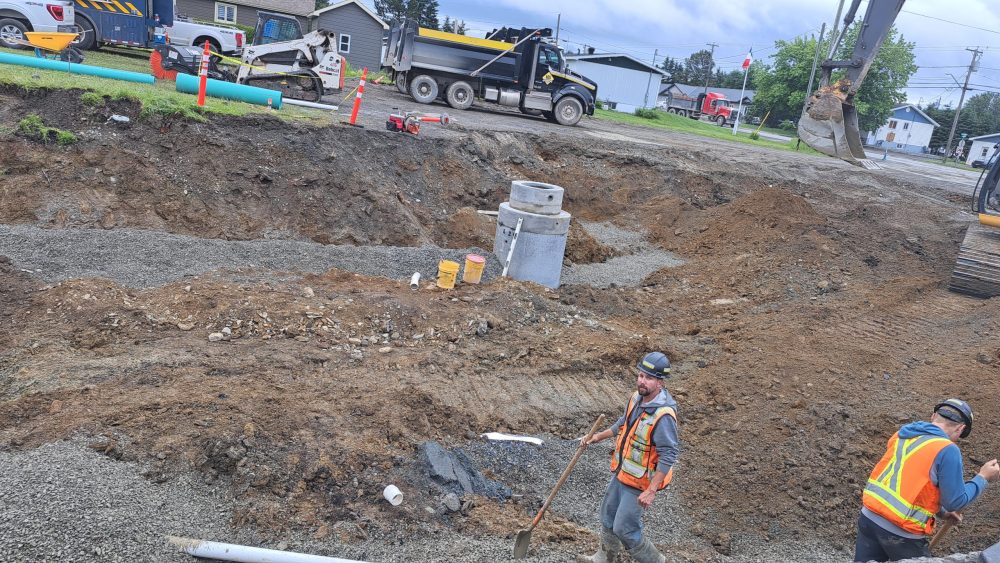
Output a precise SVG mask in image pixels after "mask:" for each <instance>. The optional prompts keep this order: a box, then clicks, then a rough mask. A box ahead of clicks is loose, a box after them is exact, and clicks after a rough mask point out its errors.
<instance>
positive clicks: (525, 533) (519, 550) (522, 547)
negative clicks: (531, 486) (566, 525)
mask: <svg viewBox="0 0 1000 563" xmlns="http://www.w3.org/2000/svg"><path fill="white" fill-rule="evenodd" d="M602 422H604V415H603V414H602V415H601V416H598V417H597V420H595V421H594V425H593V426H591V427H590V432H587V435H586V436H585V437H584V438H583V440H582V441H581V442H580V447H578V448H577V449H576V453H575V454H573V459H571V460H569V465H567V466H566V469H564V470H563V472H562V475H560V476H559V480H558V481H557V482H556V486H555V487H552V492H551V493H549V498H547V499H545V502H544V503H542V507H541V508H540V509H538V514H536V515H535V519H534V520H532V521H531V526H528V529H527V530H518V532H517V537H516V538H514V559H524V557H525V556H526V555H528V545H529V544H530V543H531V531H532V530H534V529H535V526H537V525H538V523H539V522H541V521H542V516H544V515H545V511H546V510H548V509H549V505H550V504H552V499H554V498H556V493H558V492H559V488H560V487H562V486H563V483H565V482H566V478H567V477H569V472H570V471H573V466H574V465H576V461H577V460H578V459H580V456H581V455H583V450H585V449H587V440H590V437H591V436H593V435H594V432H597V428H598V427H599V426H600V425H601V423H602Z"/></svg>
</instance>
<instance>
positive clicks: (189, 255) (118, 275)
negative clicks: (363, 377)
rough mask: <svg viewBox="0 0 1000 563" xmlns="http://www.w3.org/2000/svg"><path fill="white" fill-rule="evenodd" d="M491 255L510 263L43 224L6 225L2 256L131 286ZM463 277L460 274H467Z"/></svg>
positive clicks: (407, 272)
mask: <svg viewBox="0 0 1000 563" xmlns="http://www.w3.org/2000/svg"><path fill="white" fill-rule="evenodd" d="M469 253H474V254H480V255H482V256H485V257H486V259H487V260H486V269H485V271H484V272H483V280H484V281H485V280H489V279H492V278H494V277H496V276H498V275H499V274H500V272H501V271H502V270H503V267H502V266H501V265H500V262H499V261H498V260H497V259H496V257H494V256H493V253H492V252H486V251H484V250H482V249H479V248H470V249H465V250H455V249H444V248H436V247H420V248H411V247H392V246H335V245H322V244H317V243H312V242H301V241H288V240H256V241H225V240H217V239H201V238H196V237H190V236H184V235H173V234H166V233H162V232H157V231H143V230H139V229H114V230H109V231H101V230H95V229H40V228H38V227H31V226H25V225H0V256H3V255H5V256H7V257H9V258H10V259H11V261H12V262H13V263H14V265H15V266H16V267H17V268H21V269H23V270H30V271H31V272H32V273H33V274H34V275H35V276H37V277H39V278H41V279H43V280H45V281H47V282H58V281H62V280H67V279H72V278H86V277H101V278H108V279H111V280H113V281H115V282H117V283H119V284H121V285H124V286H128V287H139V288H141V287H155V286H159V285H163V284H166V283H170V282H173V281H176V280H178V279H181V278H184V277H186V276H195V275H199V274H203V273H205V272H209V271H212V270H219V269H226V270H241V269H247V268H251V269H255V268H263V269H266V270H277V271H302V272H316V273H318V272H325V271H326V270H329V269H330V268H339V269H341V270H346V271H351V272H357V273H359V274H365V275H369V276H381V277H385V278H390V279H397V280H409V278H410V276H411V275H412V274H413V272H420V275H421V279H423V280H432V279H434V278H435V277H436V276H437V265H438V261H439V260H441V259H448V260H455V261H456V262H458V263H459V264H464V261H465V255H466V254H469ZM460 279H461V278H460Z"/></svg>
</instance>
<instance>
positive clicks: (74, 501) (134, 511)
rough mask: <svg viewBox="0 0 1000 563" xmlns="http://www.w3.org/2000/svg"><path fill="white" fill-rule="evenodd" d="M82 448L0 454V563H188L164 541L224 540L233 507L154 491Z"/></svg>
mask: <svg viewBox="0 0 1000 563" xmlns="http://www.w3.org/2000/svg"><path fill="white" fill-rule="evenodd" d="M141 471H142V468H141V467H139V466H138V465H135V464H132V463H125V462H119V461H114V460H112V459H109V458H107V457H105V456H103V455H100V454H98V453H96V452H94V451H93V450H91V449H90V448H88V447H87V446H86V444H85V443H84V442H83V441H79V440H74V441H69V442H56V443H52V444H45V445H43V446H41V447H39V448H38V449H35V450H30V451H26V452H20V453H10V452H2V453H0V561H123V562H132V561H165V562H168V561H187V562H188V563H190V562H191V558H190V557H188V556H186V555H183V554H180V553H178V552H177V551H176V550H175V549H173V548H170V547H168V546H167V544H166V541H165V540H164V534H174V535H180V536H194V537H227V536H229V535H230V534H231V532H230V530H229V527H228V525H227V524H226V522H227V521H228V519H229V515H230V514H231V511H232V505H231V503H230V502H229V501H227V500H225V499H220V498H215V497H214V496H213V490H211V489H208V488H207V486H205V485H204V484H203V483H201V482H200V481H197V480H195V479H192V478H189V477H182V478H180V479H178V480H176V481H171V482H168V483H164V484H159V485H158V484H154V483H152V482H150V481H148V480H146V479H144V478H143V477H142V476H141Z"/></svg>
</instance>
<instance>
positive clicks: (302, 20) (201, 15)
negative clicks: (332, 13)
mask: <svg viewBox="0 0 1000 563" xmlns="http://www.w3.org/2000/svg"><path fill="white" fill-rule="evenodd" d="M315 8H316V4H315V1H314V0H224V1H223V0H174V13H175V14H177V15H178V16H185V17H189V18H191V19H194V20H199V21H204V22H215V23H219V24H238V25H242V26H246V27H250V28H253V27H254V26H256V25H257V12H258V11H261V12H277V13H279V14H285V15H289V16H294V17H295V19H297V20H299V25H301V26H302V31H303V32H305V31H308V30H309V14H310V13H311V12H312V11H313V10H314V9H315Z"/></svg>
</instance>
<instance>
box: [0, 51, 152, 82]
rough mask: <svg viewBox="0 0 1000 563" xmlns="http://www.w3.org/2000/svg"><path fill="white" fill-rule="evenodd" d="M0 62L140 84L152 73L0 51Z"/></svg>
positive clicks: (149, 77)
mask: <svg viewBox="0 0 1000 563" xmlns="http://www.w3.org/2000/svg"><path fill="white" fill-rule="evenodd" d="M0 63H6V64H11V65H21V66H30V67H32V68H40V69H43V70H59V71H62V72H71V73H73V74H86V75H88V76H99V77H101V78H111V79H114V80H126V81H128V82H140V83H142V84H152V83H153V81H154V80H153V75H151V74H141V73H138V72H129V71H127V70H118V69H114V68H105V67H103V66H91V65H83V64H79V63H68V62H66V61H56V60H52V59H43V58H40V57H25V56H23V55H12V54H10V53H0Z"/></svg>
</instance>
